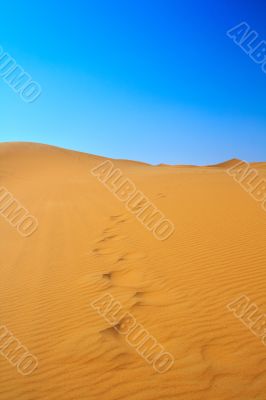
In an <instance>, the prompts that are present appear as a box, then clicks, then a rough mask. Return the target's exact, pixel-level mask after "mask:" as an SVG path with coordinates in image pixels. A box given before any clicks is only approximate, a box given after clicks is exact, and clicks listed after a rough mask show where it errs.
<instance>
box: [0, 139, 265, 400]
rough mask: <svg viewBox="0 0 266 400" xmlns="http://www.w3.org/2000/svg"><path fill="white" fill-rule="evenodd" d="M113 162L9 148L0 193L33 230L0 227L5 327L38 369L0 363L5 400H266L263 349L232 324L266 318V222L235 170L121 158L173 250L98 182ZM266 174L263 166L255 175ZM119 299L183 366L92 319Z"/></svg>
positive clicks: (2, 159) (34, 147) (0, 164)
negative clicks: (243, 313)
mask: <svg viewBox="0 0 266 400" xmlns="http://www.w3.org/2000/svg"><path fill="white" fill-rule="evenodd" d="M104 160H105V159H104V158H101V157H98V156H92V155H88V154H85V153H79V152H74V151H69V150H64V149H60V148H56V147H52V146H47V145H40V144H32V143H2V144H0V177H1V181H0V186H4V187H5V188H7V189H8V190H9V191H10V192H11V193H12V194H13V195H14V196H15V197H16V198H17V199H19V201H20V203H21V204H23V206H24V207H26V208H27V210H29V211H30V213H31V214H32V215H34V216H35V217H36V218H37V219H38V229H37V231H36V232H34V233H33V234H32V235H31V236H29V237H22V236H21V235H20V234H19V233H18V231H17V230H16V229H15V228H14V227H12V226H11V225H10V224H9V223H8V221H6V219H5V218H4V217H3V216H0V232H1V237H2V241H1V243H0V246H1V248H0V250H1V251H0V272H1V279H0V304H1V311H0V321H1V325H4V326H6V327H8V329H10V331H11V332H12V334H13V335H14V336H15V337H16V338H18V339H19V341H20V342H21V343H23V345H25V346H26V347H27V348H28V349H29V350H30V352H31V353H32V354H34V355H35V356H36V357H37V359H38V368H37V369H36V370H35V371H34V372H33V373H32V374H31V375H29V376H23V375H21V374H19V373H18V371H17V369H16V368H15V367H14V366H12V365H11V364H10V362H8V361H7V360H6V359H5V358H4V357H2V356H1V355H0V399H1V400H58V399H60V400H96V399H97V400H99V399H100V400H122V399H127V400H156V399H158V400H163V399H165V400H177V399H181V400H265V399H266V392H265V389H266V347H265V346H264V345H263V344H262V342H261V340H260V339H259V338H258V337H256V336H255V335H254V334H252V332H251V331H250V330H249V329H247V327H245V326H244V325H243V324H242V323H241V322H240V321H239V319H237V318H236V317H235V315H234V314H233V313H230V312H229V310H228V308H227V305H228V303H230V302H232V301H233V300H234V299H236V298H237V297H239V296H240V295H242V294H244V295H246V296H248V297H249V298H250V299H251V300H252V302H254V303H255V304H257V306H258V307H259V310H260V311H261V314H263V313H266V286H265V285H266V248H265V232H266V213H265V211H263V209H262V208H261V206H260V204H259V203H258V202H256V201H254V199H253V198H252V197H251V196H250V195H249V194H248V193H246V192H245V190H243V188H241V187H240V185H238V184H237V183H236V182H235V181H234V179H232V178H231V177H230V176H229V175H228V174H227V173H226V169H227V168H228V166H230V165H232V161H229V162H228V163H222V164H217V165H215V166H212V167H208V166H207V167H191V166H190V167H189V166H188V167H185V166H184V167H182V166H176V167H175V166H167V165H160V166H151V165H148V164H145V163H138V162H133V161H132V162H131V161H123V160H112V162H113V164H114V165H115V166H116V167H117V168H119V169H120V170H121V171H123V174H124V175H125V176H126V177H129V178H130V179H131V180H132V181H133V182H134V183H135V185H136V187H137V188H138V189H139V190H141V191H142V192H143V193H145V195H146V196H147V198H149V199H150V200H151V201H152V202H153V203H154V204H156V206H157V207H158V209H159V210H160V211H162V212H163V213H164V214H165V215H167V217H168V218H169V219H170V220H171V221H173V223H174V225H175V232H174V233H173V235H171V236H170V237H169V238H168V239H167V240H165V241H159V240H156V238H155V237H154V236H153V235H152V234H151V232H150V231H149V230H147V229H146V228H145V227H144V226H143V225H142V224H140V223H139V221H138V220H137V219H136V217H135V216H134V215H132V213H130V212H129V211H128V210H127V209H126V208H125V206H124V204H123V202H121V201H119V200H118V199H117V198H116V197H115V196H114V195H113V193H111V192H110V191H108V189H107V188H106V187H105V186H104V185H102V184H101V183H100V182H99V180H98V179H96V178H95V177H94V176H93V175H92V174H91V173H90V171H91V169H92V168H94V167H96V166H97V165H98V164H99V163H101V162H104ZM254 165H256V168H257V169H259V170H260V174H261V175H262V176H264V177H265V176H266V163H259V164H254ZM106 293H110V294H111V295H112V296H113V297H114V298H115V299H116V300H117V301H118V302H120V303H121V304H123V307H124V308H125V310H126V311H129V312H130V313H132V314H133V315H134V317H135V318H136V320H137V321H138V322H139V323H140V324H142V325H143V326H144V327H145V329H146V330H147V331H148V332H149V333H150V334H151V335H153V336H154V337H156V339H157V340H158V341H159V343H160V344H161V345H162V346H163V347H164V348H165V349H166V350H167V351H168V352H169V353H171V354H172V355H173V356H174V359H175V362H174V365H173V366H172V368H171V369H169V370H168V371H167V372H165V373H164V374H160V373H158V372H156V371H155V370H154V369H153V368H152V366H151V365H149V364H148V363H147V362H146V361H145V360H144V359H143V358H142V357H141V356H140V355H139V354H138V353H137V352H136V350H135V349H134V348H132V347H130V346H129V345H128V344H127V343H126V341H125V340H124V338H123V337H121V335H120V334H119V333H118V332H117V331H116V330H115V329H114V327H112V326H110V324H108V322H107V321H106V320H105V319H104V318H102V317H101V316H100V315H99V314H97V313H96V312H95V310H94V309H93V308H92V307H91V305H90V304H91V303H92V302H93V301H95V300H96V299H97V298H99V297H100V296H102V295H104V294H106Z"/></svg>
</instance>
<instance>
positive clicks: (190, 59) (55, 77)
mask: <svg viewBox="0 0 266 400" xmlns="http://www.w3.org/2000/svg"><path fill="white" fill-rule="evenodd" d="M265 16H266V3H265V1H262V0H261V1H259V0H252V1H251V0H245V1H243V2H242V1H240V0H239V1H236V0H216V1H214V0H193V1H192V0H186V1H184V0H176V1H174V0H134V1H128V0H109V1H107V0H104V1H103V0H97V1H96V0H83V1H81V0H75V1H73V0H66V1H63V0H61V1H60V0H58V1H55V0H53V1H51V0H46V1H43V2H39V1H36V0H35V1H33V0H31V1H30V0H24V1H22V0H21V1H18V0H13V1H11V2H8V1H5V2H2V3H1V24H0V45H1V46H2V48H3V49H4V50H5V51H6V52H8V53H9V54H10V55H12V56H13V57H14V59H15V60H16V62H17V63H18V64H19V65H21V66H22V67H23V68H24V69H25V70H26V71H27V72H28V73H29V74H30V75H31V76H32V77H33V79H34V80H36V81H37V82H38V83H39V84H40V85H41V86H42V95H41V96H40V98H39V99H38V100H37V101H36V102H34V103H32V104H28V103H24V102H23V101H22V100H21V98H20V97H19V96H18V95H17V94H15V93H14V92H13V91H12V90H11V89H10V88H9V86H8V85H7V84H6V83H5V82H4V81H3V80H2V79H1V78H0V105H1V109H0V134H1V139H0V141H33V142H41V143H48V144H54V145H58V146H61V147H66V148H70V149H75V150H80V151H84V152H88V153H93V154H98V155H104V156H108V157H113V158H129V159H134V160H142V161H146V162H150V163H154V164H157V163H160V162H163V163H171V164H210V163H216V162H220V161H224V160H226V159H229V158H233V157H238V158H241V159H245V160H247V161H255V160H256V161H262V160H264V161H266V155H265V150H266V101H265V97H266V74H264V73H263V72H262V70H261V68H260V66H259V65H257V64H255V63H254V62H253V61H252V60H251V59H250V58H249V56H248V55H246V54H245V53H244V52H243V51H242V50H241V49H240V48H239V47H238V46H237V45H236V44H234V42H233V41H232V40H230V39H229V38H228V36H227V35H226V31H227V30H228V29H229V28H231V27H233V26H234V25H236V24H238V23H240V22H241V21H246V22H247V23H248V24H249V25H250V26H251V27H252V28H253V29H254V30H256V31H257V32H258V33H259V35H260V37H261V40H266V24H265Z"/></svg>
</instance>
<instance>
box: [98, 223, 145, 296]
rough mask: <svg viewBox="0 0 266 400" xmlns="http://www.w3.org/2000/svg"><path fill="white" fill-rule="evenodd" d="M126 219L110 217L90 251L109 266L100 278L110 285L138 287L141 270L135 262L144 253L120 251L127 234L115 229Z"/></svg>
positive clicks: (142, 256)
mask: <svg viewBox="0 0 266 400" xmlns="http://www.w3.org/2000/svg"><path fill="white" fill-rule="evenodd" d="M127 221H128V219H127V217H126V216H124V215H114V216H112V217H110V222H111V223H110V224H109V226H108V227H107V228H106V229H104V231H103V233H102V236H101V237H100V238H99V240H98V241H97V242H96V246H95V247H94V248H93V249H92V253H93V255H94V256H96V257H104V261H105V264H107V265H109V266H110V269H109V270H108V271H106V272H104V273H103V275H102V278H103V279H104V280H107V281H109V282H110V284H111V286H117V287H124V288H131V289H132V288H133V289H134V288H136V289H139V286H141V285H142V282H143V271H142V270H140V269H139V268H138V267H137V265H136V262H137V261H138V260H141V259H143V258H145V257H146V255H145V254H144V253H140V252H137V251H135V252H127V251H125V252H122V251H121V242H122V241H123V240H125V239H127V236H125V235H121V234H119V233H117V231H118V230H119V226H120V225H121V224H125V223H126V222H127ZM117 247H118V248H117ZM136 293H137V294H139V293H140V292H139V291H137V292H136Z"/></svg>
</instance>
